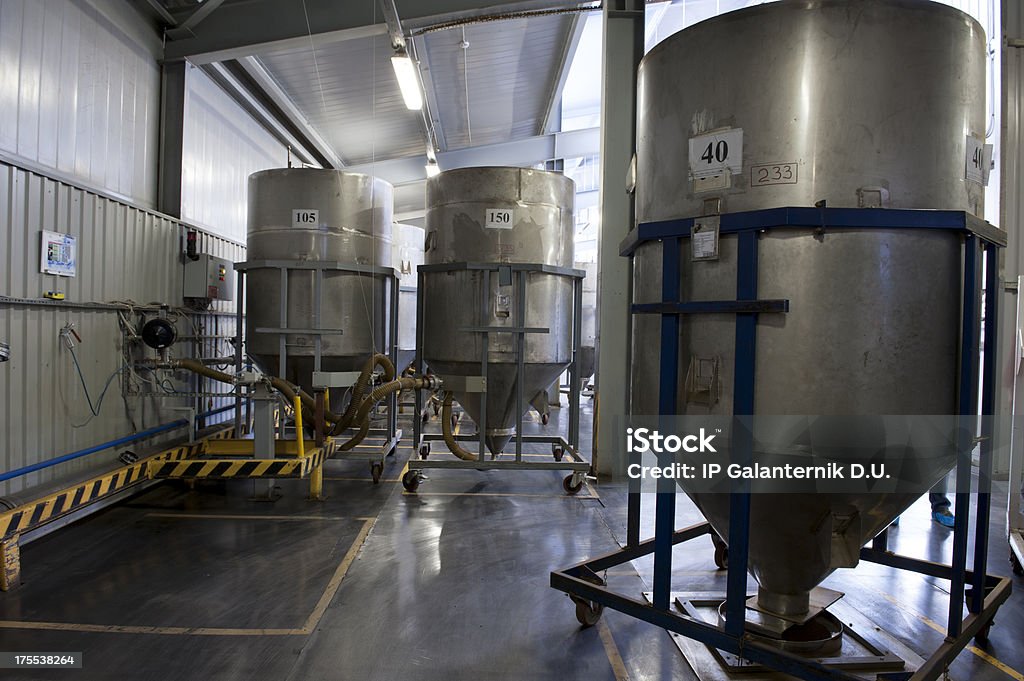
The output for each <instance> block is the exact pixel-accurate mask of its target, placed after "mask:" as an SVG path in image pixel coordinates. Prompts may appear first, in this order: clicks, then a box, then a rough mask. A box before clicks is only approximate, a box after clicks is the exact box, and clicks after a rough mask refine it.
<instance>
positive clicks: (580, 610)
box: [573, 598, 604, 628]
mask: <svg viewBox="0 0 1024 681" xmlns="http://www.w3.org/2000/svg"><path fill="white" fill-rule="evenodd" d="M573 600H574V601H576V621H578V622H579V623H580V624H581V625H583V627H584V628H586V627H592V626H594V625H595V624H597V623H598V621H599V620H600V619H601V615H603V614H604V606H603V605H601V604H599V603H593V602H591V601H585V600H582V599H580V600H576V599H575V598H574V599H573Z"/></svg>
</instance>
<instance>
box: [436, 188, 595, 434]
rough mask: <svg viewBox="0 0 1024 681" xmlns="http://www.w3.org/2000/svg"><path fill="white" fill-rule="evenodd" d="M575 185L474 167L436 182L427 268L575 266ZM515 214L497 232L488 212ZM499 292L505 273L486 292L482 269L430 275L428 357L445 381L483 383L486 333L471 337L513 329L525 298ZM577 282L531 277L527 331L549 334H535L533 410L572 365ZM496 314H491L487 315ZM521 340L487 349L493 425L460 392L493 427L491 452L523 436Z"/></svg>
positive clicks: (530, 343) (468, 405) (499, 337)
mask: <svg viewBox="0 0 1024 681" xmlns="http://www.w3.org/2000/svg"><path fill="white" fill-rule="evenodd" d="M574 200H575V185H574V183H573V181H572V180H570V179H569V178H567V177H565V176H563V175H560V174H557V173H550V172H545V171H540V170H530V169H524V168H464V169H459V170H450V171H447V172H444V173H441V174H440V175H438V176H436V177H433V178H431V179H429V180H427V219H426V226H427V249H426V264H428V265H434V264H441V263H456V262H474V263H535V264H543V265H552V266H556V267H565V268H571V267H572V264H573V229H574V224H573V204H574ZM491 209H502V210H504V209H510V210H512V221H511V224H510V225H509V224H507V223H503V224H500V225H499V226H495V227H488V226H487V215H486V214H487V211H488V210H491ZM512 288H513V287H511V286H499V281H498V276H497V273H496V272H495V273H493V274H492V276H491V277H490V286H489V287H488V288H487V289H486V290H485V289H484V286H483V274H482V272H480V271H474V270H464V271H454V272H430V273H427V274H426V275H425V276H424V279H423V290H421V291H420V292H419V295H420V296H421V298H422V300H423V306H424V307H423V310H424V316H423V320H424V321H423V324H424V332H423V348H422V353H423V358H424V360H425V361H426V363H427V364H428V365H429V366H430V367H431V368H432V369H433V370H434V371H435V372H436V373H437V374H438V375H439V376H441V377H442V378H443V377H445V376H479V375H480V373H481V358H482V355H483V342H482V334H480V333H472V332H468V331H466V330H465V329H469V328H480V327H484V326H513V325H514V322H515V309H516V308H515V306H516V304H517V298H516V295H515V292H514V291H513V290H512ZM572 298H573V282H572V280H571V279H569V278H567V277H560V276H557V275H552V274H541V273H535V274H530V275H529V277H528V281H527V287H526V320H525V325H526V326H527V327H544V328H547V329H548V333H545V334H537V333H531V334H528V335H527V336H526V348H525V363H526V366H525V370H524V373H523V375H522V376H520V377H519V378H518V380H521V381H522V382H523V396H524V399H523V408H524V409H526V408H527V407H528V406H529V400H530V399H531V398H532V397H533V396H534V395H536V394H537V393H538V392H539V391H541V390H544V389H545V388H546V387H547V386H549V385H551V383H552V382H553V381H554V380H555V378H557V377H558V375H559V374H560V373H561V372H562V371H564V370H565V368H566V366H568V364H569V362H570V361H571V360H572V354H571V344H572V302H573V301H572ZM484 307H486V309H487V313H486V314H484V312H483V309H484ZM515 342H516V341H515V336H514V335H512V334H495V333H492V334H490V338H489V345H488V350H487V355H486V358H487V363H488V370H487V371H488V381H487V422H486V423H485V424H481V423H480V419H479V417H480V408H479V404H480V403H479V396H478V395H475V394H470V395H466V394H456V398H457V399H458V400H459V402H460V403H461V404H462V406H463V408H464V409H465V410H466V412H467V413H468V414H469V415H470V417H471V418H473V420H474V421H476V422H477V425H478V426H480V427H483V428H485V430H486V433H485V434H486V436H487V445H488V448H489V449H490V450H491V452H492V453H495V454H497V453H499V452H501V450H502V449H503V448H504V446H505V445H506V444H507V443H508V441H509V439H510V438H511V436H512V434H513V432H514V424H515V421H516V419H517V417H518V416H519V415H518V414H516V389H517V371H516V358H515Z"/></svg>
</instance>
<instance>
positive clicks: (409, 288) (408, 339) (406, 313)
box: [392, 222, 425, 370]
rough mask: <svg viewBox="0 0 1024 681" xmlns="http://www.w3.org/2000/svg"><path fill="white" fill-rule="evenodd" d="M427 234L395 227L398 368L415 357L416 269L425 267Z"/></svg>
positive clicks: (399, 225)
mask: <svg viewBox="0 0 1024 681" xmlns="http://www.w3.org/2000/svg"><path fill="white" fill-rule="evenodd" d="M424 235H425V231H424V229H423V228H422V227H417V226H415V225H403V224H401V223H397V222H396V223H395V229H394V244H393V251H392V253H393V255H392V262H393V263H394V267H395V269H396V270H398V285H399V289H398V290H399V293H398V367H399V370H401V369H402V368H404V367H407V366H409V364H410V363H411V362H412V360H413V358H414V357H415V356H416V289H417V286H418V278H419V275H418V273H417V268H418V267H419V266H420V265H422V264H423V240H424Z"/></svg>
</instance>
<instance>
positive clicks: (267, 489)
mask: <svg viewBox="0 0 1024 681" xmlns="http://www.w3.org/2000/svg"><path fill="white" fill-rule="evenodd" d="M276 405H277V398H276V397H275V396H274V394H273V393H272V392H270V391H269V390H268V389H267V388H266V386H263V385H257V386H256V388H255V390H254V394H253V408H254V411H255V423H254V426H253V455H254V458H257V459H273V458H274V457H275V455H276V454H275V444H274V439H275V438H274V407H275V406H276ZM252 484H253V499H255V500H258V501H274V500H275V499H276V497H275V495H274V479H273V478H265V479H254V480H253V481H252Z"/></svg>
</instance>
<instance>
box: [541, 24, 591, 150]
mask: <svg viewBox="0 0 1024 681" xmlns="http://www.w3.org/2000/svg"><path fill="white" fill-rule="evenodd" d="M586 25H587V15H586V14H577V15H575V16H574V17H573V18H572V24H571V25H570V27H569V40H568V41H566V43H565V49H563V50H562V55H561V58H560V60H559V62H558V74H557V76H556V77H555V81H554V83H553V84H552V87H551V94H549V95H548V107H547V110H546V111H545V112H544V120H543V121H542V122H541V125H540V130H539V131H538V132H540V133H541V134H546V133H549V132H551V131H552V130H553V129H554V128H561V127H562V125H561V123H562V122H561V121H558V124H557V125H556V124H555V121H554V120H553V119H554V118H555V117H556V116H557V115H558V114H559V113H560V112H561V110H562V109H561V103H562V90H564V89H565V81H566V79H567V78H568V77H569V69H570V68H572V58H573V57H574V56H575V55H576V48H577V47H578V46H579V44H580V38H581V37H583V29H584V28H585V27H586Z"/></svg>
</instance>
